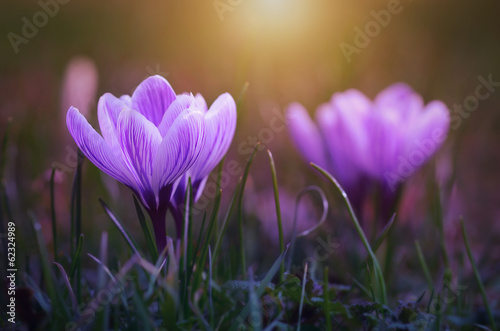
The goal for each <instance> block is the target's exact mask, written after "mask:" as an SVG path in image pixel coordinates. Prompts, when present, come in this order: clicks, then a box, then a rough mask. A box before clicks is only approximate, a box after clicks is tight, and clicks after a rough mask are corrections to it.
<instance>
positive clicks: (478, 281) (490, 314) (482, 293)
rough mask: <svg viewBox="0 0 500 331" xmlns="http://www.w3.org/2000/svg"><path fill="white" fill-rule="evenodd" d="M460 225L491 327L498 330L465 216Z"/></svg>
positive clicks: (494, 330)
mask: <svg viewBox="0 0 500 331" xmlns="http://www.w3.org/2000/svg"><path fill="white" fill-rule="evenodd" d="M460 226H461V228H462V235H463V237H464V242H465V248H466V250H467V255H468V256H469V261H470V264H471V266H472V270H474V277H475V278H476V281H477V285H478V286H479V291H480V292H481V296H482V298H483V302H484V305H485V307H486V311H487V312H488V318H489V319H490V323H491V327H492V328H493V331H497V327H496V325H495V318H494V317H493V313H492V310H491V307H490V303H489V302H488V298H487V297H486V291H485V290H484V285H483V281H482V280H481V275H480V274H479V270H478V269H477V265H476V261H475V260H474V256H473V255H472V251H471V249H470V245H469V239H468V237H467V231H466V230H465V224H464V220H463V218H460Z"/></svg>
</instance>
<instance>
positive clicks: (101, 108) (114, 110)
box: [97, 93, 128, 149]
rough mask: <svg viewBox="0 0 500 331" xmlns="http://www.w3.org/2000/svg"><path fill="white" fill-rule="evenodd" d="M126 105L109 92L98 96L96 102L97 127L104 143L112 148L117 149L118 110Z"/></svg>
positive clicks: (125, 107)
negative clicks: (97, 101)
mask: <svg viewBox="0 0 500 331" xmlns="http://www.w3.org/2000/svg"><path fill="white" fill-rule="evenodd" d="M127 108H128V107H127V105H126V103H125V102H123V100H122V99H121V98H120V99H119V98H117V97H115V96H114V95H112V94H111V93H105V94H104V95H103V96H102V97H101V98H99V103H98V104H97V117H98V119H99V127H100V128H101V133H102V136H103V137H104V140H105V141H106V143H107V144H108V145H109V146H110V147H111V148H113V149H119V143H118V137H117V135H116V125H117V123H118V116H119V115H120V112H121V111H122V110H124V109H127Z"/></svg>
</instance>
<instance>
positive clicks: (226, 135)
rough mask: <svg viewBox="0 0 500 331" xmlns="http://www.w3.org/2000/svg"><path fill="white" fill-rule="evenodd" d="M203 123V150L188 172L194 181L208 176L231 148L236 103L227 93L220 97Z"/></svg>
mask: <svg viewBox="0 0 500 331" xmlns="http://www.w3.org/2000/svg"><path fill="white" fill-rule="evenodd" d="M205 123H206V138H205V148H204V149H203V151H202V152H201V156H200V158H199V159H198V161H197V162H196V163H195V164H194V165H193V167H192V168H191V169H190V170H189V174H190V175H191V176H192V177H193V180H195V181H199V180H201V179H202V178H204V177H205V176H208V175H209V174H210V172H211V171H212V170H213V169H214V168H215V167H216V166H217V164H219V162H220V161H221V160H222V158H223V157H224V155H225V154H226V152H227V150H228V149H229V146H231V142H232V140H233V136H234V132H235V130H236V103H235V102H234V99H233V97H232V96H231V95H230V94H229V93H224V94H222V95H220V96H219V97H218V98H217V100H215V101H214V103H213V104H212V106H210V109H209V110H208V111H207V113H206V114H205Z"/></svg>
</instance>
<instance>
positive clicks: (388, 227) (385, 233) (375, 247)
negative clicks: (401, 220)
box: [372, 213, 396, 253]
mask: <svg viewBox="0 0 500 331" xmlns="http://www.w3.org/2000/svg"><path fill="white" fill-rule="evenodd" d="M395 220H396V213H394V214H393V215H392V217H391V219H390V220H389V222H388V223H387V224H386V225H385V226H384V228H383V229H382V232H380V234H379V235H378V236H377V238H376V239H375V241H374V242H373V245H372V250H373V252H374V253H375V252H377V250H378V249H379V248H380V246H381V245H382V244H383V243H384V241H385V239H386V238H387V236H388V235H389V233H390V232H391V230H392V226H393V225H394V223H395V222H394V221H395Z"/></svg>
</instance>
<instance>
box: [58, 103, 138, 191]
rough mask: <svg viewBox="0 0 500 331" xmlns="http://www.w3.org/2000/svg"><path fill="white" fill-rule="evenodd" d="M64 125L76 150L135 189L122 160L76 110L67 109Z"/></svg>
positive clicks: (108, 173)
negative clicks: (73, 141)
mask: <svg viewBox="0 0 500 331" xmlns="http://www.w3.org/2000/svg"><path fill="white" fill-rule="evenodd" d="M66 123H67V125H68V130H69V132H70V133H71V136H72V137H73V139H74V140H75V142H76V144H77V146H78V148H80V150H81V151H82V153H83V154H84V155H85V156H86V157H87V158H88V159H89V160H90V161H91V162H92V163H93V164H95V165H96V166H97V167H98V168H99V169H101V170H102V171H103V172H105V173H106V174H107V175H109V176H111V177H113V178H114V179H116V180H118V181H120V182H122V183H124V184H125V185H128V186H129V187H131V188H132V189H135V187H136V186H135V185H134V181H133V179H132V175H131V173H130V172H129V171H128V169H127V167H126V165H125V164H124V163H123V160H122V159H120V158H116V157H115V154H114V153H113V151H112V149H111V147H110V146H108V144H107V143H106V142H105V141H104V139H103V138H102V137H101V136H100V135H99V134H98V133H97V132H96V131H95V130H94V128H92V126H91V125H90V124H89V123H88V122H87V120H86V119H85V117H84V116H83V115H82V114H80V112H79V111H78V109H76V108H74V107H70V108H69V110H68V113H67V115H66Z"/></svg>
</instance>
